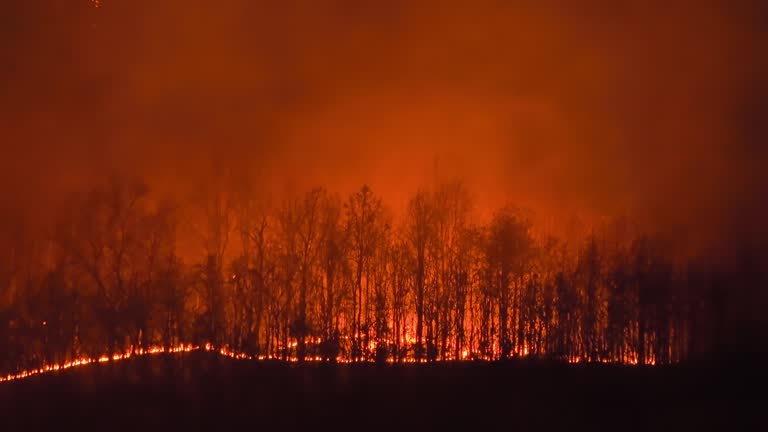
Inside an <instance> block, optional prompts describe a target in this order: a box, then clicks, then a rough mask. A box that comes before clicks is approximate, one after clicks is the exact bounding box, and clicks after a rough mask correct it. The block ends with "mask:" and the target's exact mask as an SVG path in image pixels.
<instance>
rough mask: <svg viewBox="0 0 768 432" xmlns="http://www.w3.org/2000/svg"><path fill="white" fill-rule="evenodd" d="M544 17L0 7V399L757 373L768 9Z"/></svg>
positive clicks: (269, 7) (765, 251) (634, 9)
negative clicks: (39, 393)
mask: <svg viewBox="0 0 768 432" xmlns="http://www.w3.org/2000/svg"><path fill="white" fill-rule="evenodd" d="M717 2H718V1H717V0H715V1H714V3H717ZM412 3H419V5H414V4H412ZM540 3H541V2H539V1H534V0H531V1H528V0H522V1H515V2H508V1H488V2H482V1H481V2H471V1H466V2H441V1H437V0H435V1H426V2H423V3H422V2H409V1H395V2H387V1H379V2H354V1H332V2H324V1H321V0H318V1H309V2H281V1H263V2H262V1H250V0H231V1H227V2H216V4H215V5H213V2H189V1H185V0H165V1H162V2H157V1H153V0H131V1H122V2H121V1H111V0H71V1H67V2H62V1H58V2H56V1H54V2H45V1H34V2H33V1H17V2H8V5H3V12H2V13H1V14H0V33H1V34H0V41H2V43H0V50H2V52H0V54H2V55H0V58H2V59H3V64H4V65H8V67H0V98H2V100H1V101H0V102H1V103H0V155H1V156H0V159H2V160H3V161H5V162H6V163H5V164H4V165H2V166H0V383H8V382H15V381H20V380H25V379H27V378H30V377H36V376H41V375H46V374H60V373H61V372H62V371H69V370H71V369H76V368H83V369H85V370H84V371H83V373H82V375H80V373H79V372H67V375H66V376H64V375H58V376H59V377H60V378H61V379H59V378H56V379H54V380H52V381H60V382H61V383H63V384H62V385H65V384H68V381H71V382H77V384H78V386H81V387H83V388H85V389H87V390H88V391H90V389H91V388H93V387H95V386H91V383H92V382H96V381H98V380H100V379H105V377H108V378H109V379H112V378H114V377H115V376H117V378H118V379H125V380H127V381H129V385H134V384H136V383H137V382H139V381H143V378H139V377H144V376H153V377H155V378H157V379H156V380H148V381H151V384H152V385H153V386H154V387H157V388H162V389H163V391H166V390H167V389H170V390H168V392H169V393H170V392H171V391H172V390H176V389H177V388H178V389H182V390H179V392H180V393H182V392H183V391H188V394H184V395H183V396H184V397H185V398H186V399H185V403H190V401H192V402H191V403H195V404H198V405H200V406H203V404H202V403H200V401H202V400H203V398H204V395H203V394H204V393H205V392H204V391H198V390H197V389H196V383H197V381H200V380H202V381H206V382H205V383H204V384H203V385H201V386H200V388H204V389H207V388H209V387H206V386H207V385H208V384H209V382H210V381H216V380H215V379H210V378H211V377H219V378H221V379H222V380H228V379H233V378H238V377H240V376H241V375H240V374H242V375H243V376H246V375H247V376H251V377H259V378H260V379H261V380H262V381H269V380H271V379H273V378H274V377H277V378H274V383H278V384H282V382H283V381H292V380H293V381H295V382H294V384H296V383H300V384H296V385H297V386H298V387H301V390H304V388H306V389H307V390H308V391H307V393H311V390H314V389H317V388H321V387H322V386H323V385H328V386H329V387H344V386H346V387H345V388H346V389H356V391H358V392H362V390H360V389H367V388H368V386H367V385H363V384H364V383H366V382H367V381H366V379H368V378H369V377H371V378H370V379H372V380H374V381H376V382H377V383H378V385H380V386H381V387H380V389H383V390H382V391H379V388H374V390H373V391H371V392H370V393H372V394H373V393H376V394H379V396H381V395H383V396H382V397H386V398H388V399H391V400H392V401H397V400H398V397H396V396H395V394H396V393H397V392H396V390H398V389H399V388H401V387H397V385H399V384H400V383H399V382H397V381H399V378H398V379H395V378H397V377H400V375H398V374H400V373H403V374H405V375H409V374H410V375H413V378H414V381H418V379H417V378H419V377H421V378H424V376H426V375H430V374H434V377H450V378H452V379H454V381H453V382H458V381H456V379H455V377H457V376H459V375H461V373H463V371H465V370H473V372H472V373H476V374H477V375H476V376H478V377H481V378H483V379H478V380H476V381H477V382H478V383H480V384H477V385H478V387H473V388H474V391H473V392H466V394H468V395H471V397H474V396H475V395H488V394H489V393H487V392H486V391H485V389H484V388H481V386H480V385H481V384H483V383H490V382H494V381H495V380H496V378H498V377H500V376H501V375H508V376H507V378H509V377H513V378H514V380H513V381H525V377H524V376H521V375H524V374H525V373H527V372H528V370H529V369H530V370H534V369H535V370H537V371H544V372H542V374H543V375H542V376H546V375H547V372H549V371H551V370H557V371H564V372H563V376H571V377H575V378H573V382H577V383H579V382H580V383H584V382H591V381H590V378H591V377H593V376H597V375H600V374H602V373H605V375H600V377H601V379H605V380H610V379H612V378H613V376H614V375H612V374H615V376H617V377H632V378H631V379H643V378H644V377H646V376H654V377H656V378H659V377H661V378H659V379H663V378H665V377H666V375H670V376H671V375H674V374H678V373H680V374H682V372H680V371H685V370H686V368H689V367H690V368H694V367H699V365H710V364H715V363H717V364H719V363H718V362H722V363H723V364H725V363H726V361H724V360H723V359H728V360H730V359H736V360H734V362H737V361H743V359H747V361H753V359H757V358H761V356H760V355H759V354H761V353H763V352H765V351H767V350H768V318H766V317H768V314H766V311H768V225H766V221H767V220H768V200H766V199H765V197H766V196H768V194H767V193H766V191H768V170H766V169H765V167H766V166H768V152H767V151H766V150H765V145H764V144H765V143H766V142H768V139H767V138H766V137H768V127H767V126H766V122H765V121H764V120H765V118H766V113H768V108H766V105H768V104H766V103H765V101H766V100H768V97H766V96H767V95H768V91H767V90H766V89H768V84H766V78H765V77H768V62H766V61H765V60H764V59H765V58H766V56H765V55H764V51H765V50H764V47H765V45H766V44H765V43H762V41H761V43H753V42H751V39H752V37H756V36H758V35H759V36H764V35H765V33H766V32H765V30H766V29H765V23H764V22H763V21H764V20H763V21H761V20H760V19H759V18H762V17H765V16H766V13H765V12H766V11H765V10H763V9H765V7H764V6H752V4H757V3H761V2H759V1H747V2H733V3H739V5H729V6H728V7H721V6H720V5H717V7H709V6H711V5H710V3H711V2H710V1H709V0H704V1H703V3H706V5H702V4H701V3H702V1H694V0H690V1H683V2H682V3H681V6H676V7H674V8H670V7H666V5H665V6H664V7H663V8H662V7H656V6H655V5H650V6H649V5H646V4H645V3H647V2H628V4H624V2H616V4H615V5H612V6H611V7H610V8H606V7H604V6H603V5H601V4H598V3H599V2H596V1H592V0H585V1H583V2H582V1H579V2H574V1H567V0H561V1H557V0H555V1H554V2H553V4H551V5H550V4H549V2H545V3H547V4H546V5H544V6H542V5H541V4H540ZM634 3H638V4H634ZM640 3H642V4H640ZM661 3H664V2H661ZM741 3H744V4H745V5H742V4H741ZM762 3H765V2H762ZM746 4H748V5H746ZM753 8H754V10H753ZM6 51H7V52H6ZM152 356H154V359H152V360H133V361H128V360H129V359H136V358H150V357H152ZM766 357H768V354H766ZM166 360H167V361H166ZM113 363H118V364H119V366H111V364H113ZM326 364H327V365H328V366H326ZM134 365H136V368H135V369H134ZM318 365H320V366H318ZM401 365H404V366H401ZM433 365H434V366H433ZM123 366H125V367H123ZM529 366H530V367H529ZM87 368H93V370H92V372H93V373H92V374H91V371H88V370H87ZM107 369H108V370H109V371H110V372H109V373H105V372H104V371H105V370H107ZM111 371H114V372H115V373H114V374H113V373H111ZM202 371H205V373H203V372H202ZM521 371H522V372H521ZM208 372H211V373H210V374H208ZM219 372H221V373H219ZM272 373H274V374H273V375H274V376H271V375H270V374H272ZM315 373H316V374H317V375H316V376H318V377H319V378H318V379H310V378H311V377H314V376H315V375H312V374H315ZM70 374H71V375H70ZM282 374H284V375H282ZM356 374H357V375H356ZM593 374H594V375H593ZM422 375H424V376H422ZM550 375H551V376H552V377H554V378H552V379H553V380H555V379H559V378H558V374H556V373H555V374H550ZM70 376H72V377H75V378H73V379H72V380H69V379H68V377H70ZM81 376H82V377H85V379H83V380H82V381H79V377H81ZM473 376H474V375H473ZM279 377H285V378H286V379H285V380H282V379H279ZM360 377H362V378H360ZM638 377H639V378H638ZM90 378H93V379H90ZM293 378H296V379H295V380H294V379H293ZM358 378H359V379H358ZM424 379H425V381H423V382H429V383H430V384H429V385H431V386H435V388H439V389H440V391H439V392H438V393H446V392H449V391H451V386H450V385H447V384H444V383H443V384H440V383H438V384H435V382H437V381H440V380H436V381H435V382H432V381H429V380H428V379H429V377H427V378H424ZM547 379H549V378H547ZM563 379H566V378H563ZM628 379H629V378H628ZM336 380H338V381H339V382H341V383H342V384H343V385H342V384H339V382H337V381H336ZM35 381H36V380H27V383H29V384H30V386H29V387H30V388H32V387H35V385H36V383H35ZM40 381H41V382H42V381H44V380H40ZM233 381H236V379H233ZM390 381H392V382H393V383H394V384H391V383H390ZM402 381H406V380H405V379H403V380H402ZM444 381H445V382H449V381H451V380H448V379H446V380H444ZM534 381H536V382H535V384H532V385H531V386H530V387H529V389H530V390H529V393H530V394H522V393H521V396H520V399H525V400H527V399H528V398H529V397H531V398H533V397H535V396H537V395H544V398H545V399H547V402H546V403H545V404H544V405H546V404H548V403H549V399H551V398H552V396H554V395H555V393H557V395H568V396H567V397H566V398H564V399H567V400H568V403H571V401H572V400H573V399H574V398H572V397H570V395H569V393H568V392H566V391H563V392H555V391H552V392H551V393H550V392H549V390H548V388H547V387H548V386H545V385H541V383H543V382H544V381H545V380H543V379H538V378H537V379H536V380H534V379H531V380H530V382H531V383H533V382H534ZM617 381H620V380H619V379H617ZM171 382H172V383H183V385H180V386H178V387H176V386H172V385H166V383H171ZM466 382H467V383H470V384H471V380H468V381H466ZM274 383H273V384H274ZM44 384H47V383H46V382H42V383H41V387H45V385H44ZM337 384H338V386H337ZM390 384H391V386H390ZM395 384H397V385H395ZM548 384H549V383H548ZM556 384H557V383H553V387H556ZM622 384H623V383H622ZM25 385H27V384H26V383H25V384H22V385H21V386H25ZM227 385H228V386H232V387H239V386H240V383H238V382H235V383H227ZM404 385H405V384H404ZM440 385H446V387H445V389H448V390H447V391H445V390H444V388H443V387H440ZM21 386H20V387H21ZM302 386H303V387H302ZM14 387H15V385H8V386H6V388H8V389H9V391H8V392H7V393H9V394H10V393H14V390H15V388H14ZM51 387H53V386H51ZM213 387H214V386H213V385H211V387H210V388H213ZM576 387H577V388H578V391H582V390H583V388H584V387H586V386H583V385H577V386H576ZM594 387H595V388H596V389H597V391H602V389H601V388H600V387H601V386H600V385H595V386H594ZM115 388H118V387H115ZM115 388H113V389H110V390H109V391H110V392H113V393H114V394H115V395H116V397H122V395H119V394H118V393H120V391H118V390H115ZM253 388H259V383H258V382H257V383H256V384H255V385H254V386H253ZM402 388H405V387H402ZM542 389H543V390H542ZM229 390H230V389H227V390H225V391H222V392H221V394H223V395H228V396H229V395H235V396H239V395H240V393H238V392H233V391H229ZM246 390H249V389H243V393H245V391H246ZM389 390H392V392H389ZM508 390H509V391H508ZM588 390H591V389H584V390H583V391H588ZM77 391H80V390H79V389H78V390H77ZM83 391H85V390H83ZM365 391H367V390H365ZM513 391H516V390H511V389H502V393H504V394H505V395H509V394H512V392H513ZM0 393H2V391H0ZM19 393H22V392H19ZM127 393H130V392H127ZM413 393H414V394H419V392H418V391H416V392H413ZM318 394H319V392H318ZM340 394H341V393H340ZM263 395H267V396H269V397H272V396H275V397H277V396H280V395H276V392H266V391H265V392H263V394H260V395H258V397H262V396H263ZM281 395H283V396H284V394H281ZM0 396H3V395H2V394H0ZM11 396H12V397H13V396H16V395H11ZM288 396H291V397H286V401H287V402H285V403H286V406H288V407H289V408H290V410H289V411H291V412H294V411H295V412H302V413H305V412H306V413H308V412H310V411H312V410H315V411H316V412H315V411H313V412H312V416H316V417H322V414H324V413H327V412H335V411H340V410H338V409H337V408H338V406H335V405H332V404H326V405H323V404H315V403H309V402H307V401H308V400H309V399H302V398H297V397H293V396H294V395H288ZM512 396H515V397H517V395H515V394H512ZM512 396H510V397H512ZM610 396H611V397H613V395H612V394H611V395H610ZM233 397H234V396H233ZM489 397H490V396H489ZM358 399H359V400H362V401H365V398H364V397H357V396H353V397H349V398H345V399H344V401H343V402H342V403H349V400H358ZM422 399H427V398H426V397H424V398H422ZM457 400H458V399H457ZM2 402H3V401H1V400H0V409H2V408H4V405H3V403H2ZM12 402H13V401H12ZM422 402H423V401H421V400H416V401H415V402H414V403H413V405H414V406H415V407H416V408H417V409H419V410H422V411H421V412H430V413H431V412H435V413H441V412H445V411H446V409H444V408H443V407H438V409H435V410H427V409H425V408H424V405H423V404H422ZM493 402H498V404H496V405H494V404H489V405H491V406H493V407H494V409H496V408H499V407H507V406H514V407H519V406H523V404H517V403H510V404H507V401H506V400H505V399H503V398H499V399H498V400H497V401H493ZM222 403H223V402H222ZM366 403H367V401H366ZM627 405H630V404H627ZM5 406H9V407H13V406H14V405H13V404H12V403H9V404H5ZM272 406H273V405H271V402H270V403H261V404H257V405H254V410H255V409H256V408H258V409H263V410H264V411H267V410H269V409H271V408H272ZM372 406H373V405H372ZM129 408H130V407H128V408H127V409H126V411H128V410H129ZM374 408H378V407H374ZM547 408H549V407H547ZM499 410H502V408H499ZM137 411H139V410H137ZM171 411H172V410H169V411H168V412H171ZM185 411H187V410H184V409H181V410H178V412H179V413H181V414H180V415H182V416H183V415H185V414H186V412H185ZM243 411H244V412H245V411H247V410H243ZM378 411H379V412H377V413H376V414H375V415H379V416H381V413H387V412H390V411H396V409H389V408H381V409H378ZM174 412H175V411H174ZM249 412H250V411H249ZM638 412H642V411H641V410H638ZM2 414H3V413H2V412H0V418H2V417H3V415H2ZM505 414H506V413H505ZM307 415H308V417H309V416H310V415H309V414H307ZM486 417H487V416H485V415H479V416H477V418H479V419H484V418H486ZM636 417H639V416H635V417H631V418H632V419H635V418H636ZM371 418H378V417H371ZM368 421H370V419H368ZM473 421H474V420H473ZM505 421H506V423H505V424H515V425H517V423H515V422H516V419H505ZM534 421H536V420H534ZM252 424H259V423H258V422H253V423H252ZM344 424H349V425H353V426H356V425H357V424H358V423H355V422H351V421H345V422H344ZM360 424H363V423H360ZM404 424H408V425H413V427H414V428H415V427H417V426H416V423H412V424H411V423H404ZM426 424H428V425H430V426H432V429H438V430H439V429H442V427H438V426H437V425H433V424H432V423H426ZM622 426H624V423H617V424H616V425H614V428H620V427H622ZM521 427H522V425H521ZM221 428H222V429H224V428H223V427H221ZM284 429H286V430H287V429H290V428H289V427H288V426H286V427H285V428H284ZM299 429H300V430H303V428H299ZM421 429H424V428H421ZM488 429H489V430H491V428H488ZM534 429H535V428H534ZM673 429H675V428H673ZM681 429H684V428H681ZM471 430H483V428H480V427H479V426H476V427H475V428H473V429H471ZM561 430H562V429H561Z"/></svg>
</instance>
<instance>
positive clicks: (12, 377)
mask: <svg viewBox="0 0 768 432" xmlns="http://www.w3.org/2000/svg"><path fill="white" fill-rule="evenodd" d="M406 339H410V338H409V337H406ZM312 342H315V343H320V342H322V340H321V339H320V338H317V339H316V340H312ZM387 342H391V341H387ZM297 345H298V343H297V342H295V341H293V342H289V343H288V347H290V348H295V347H296V346H297ZM372 346H374V347H375V345H372ZM192 351H205V352H212V353H216V354H218V355H221V356H224V357H228V358H232V359H236V360H251V361H268V360H285V361H288V362H291V363H294V362H298V361H299V358H298V357H297V356H295V355H294V356H290V357H287V358H283V357H279V356H275V355H272V354H267V355H263V354H262V355H251V354H248V353H244V352H240V351H237V350H233V349H231V348H230V347H229V346H223V347H221V348H218V349H216V348H215V347H214V345H213V344H211V343H209V342H206V343H205V344H203V345H202V346H196V345H191V344H186V345H185V344H179V345H175V346H172V347H164V346H159V345H154V346H150V347H148V348H146V349H145V348H143V347H139V348H134V347H133V346H130V347H129V348H128V349H127V350H126V351H124V352H122V353H116V354H112V355H106V354H105V355H101V356H99V357H93V358H89V357H82V358H78V359H74V360H71V361H68V362H65V363H60V364H50V365H44V366H42V367H40V368H37V369H30V370H26V371H22V372H19V373H16V374H9V375H6V376H0V383H3V382H9V381H17V380H20V379H24V378H28V377H32V376H35V375H41V374H45V373H54V372H58V371H62V370H67V369H71V368H74V367H79V366H85V365H90V364H96V363H109V362H116V361H120V360H126V359H129V358H131V357H139V356H148V355H156V354H163V353H168V354H176V353H188V352H192ZM479 354H480V353H478V352H473V351H471V350H469V349H467V348H464V349H462V350H461V352H460V353H459V358H458V359H457V358H455V357H454V356H453V355H449V356H447V357H446V358H444V359H439V360H438V361H441V360H446V361H454V360H460V361H473V359H476V360H480V361H493V360H495V359H496V358H497V356H498V352H497V350H496V346H495V345H494V347H493V349H492V353H491V355H479ZM517 354H518V355H520V356H523V357H525V356H529V355H530V348H529V346H528V345H527V344H523V346H522V347H521V348H520V349H519V350H517ZM335 360H336V362H337V363H354V362H362V363H365V362H374V361H375V359H374V358H373V357H372V356H369V357H364V358H363V359H360V360H355V359H352V358H349V357H345V356H343V355H338V356H337V357H336V359H335ZM564 360H565V361H567V362H568V363H571V364H578V363H587V362H597V363H618V364H626V365H639V364H640V361H639V359H638V355H637V353H636V352H626V353H624V354H623V355H621V356H619V357H614V358H600V359H597V360H595V359H590V358H588V357H586V356H584V355H571V356H568V357H566V358H565V359H564ZM304 361H305V362H323V361H325V359H324V358H323V357H322V356H319V355H308V356H306V357H305V358H304ZM386 361H387V362H388V363H398V362H401V363H416V362H421V363H424V362H426V359H420V360H417V359H415V358H413V357H405V358H402V359H397V358H395V357H391V356H390V357H387V359H386ZM643 364H644V365H648V366H653V365H656V358H655V356H653V355H649V356H648V358H646V359H645V361H644V362H643Z"/></svg>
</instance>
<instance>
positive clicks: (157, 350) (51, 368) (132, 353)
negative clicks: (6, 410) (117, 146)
mask: <svg viewBox="0 0 768 432" xmlns="http://www.w3.org/2000/svg"><path fill="white" fill-rule="evenodd" d="M198 349H199V347H195V346H192V345H177V346H173V347H170V348H165V347H161V346H153V347H150V348H147V349H143V348H139V349H138V350H128V351H125V352H124V353H121V354H113V355H112V356H108V355H103V356H100V357H98V358H87V357H84V358H79V359H76V360H72V361H68V362H65V363H61V364H52V365H45V366H42V367H40V368H37V369H30V370H26V371H22V372H19V373H16V374H11V375H6V376H0V383H2V382H8V381H17V380H20V379H24V378H28V377H32V376H35V375H40V374H45V373H51V372H58V371H63V370H67V369H71V368H74V367H78V366H85V365H90V364H94V363H108V362H115V361H120V360H127V359H129V358H131V357H137V356H145V355H153V354H164V353H188V352H191V351H195V350H198ZM222 353H223V351H222Z"/></svg>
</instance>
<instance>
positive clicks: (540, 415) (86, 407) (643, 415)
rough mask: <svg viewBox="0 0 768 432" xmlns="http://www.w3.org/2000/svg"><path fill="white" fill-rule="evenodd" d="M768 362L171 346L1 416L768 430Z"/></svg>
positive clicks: (61, 380) (15, 395)
mask: <svg viewBox="0 0 768 432" xmlns="http://www.w3.org/2000/svg"><path fill="white" fill-rule="evenodd" d="M767 365H768V364H767V363H763V362H762V361H756V360H754V359H753V360H752V361H747V362H733V363H731V364H725V363H713V362H710V363H707V364H696V365H693V364H689V365H678V366H671V367H659V368H638V367H619V366H608V365H564V364H547V363H542V362H532V361H531V362H526V361H510V362H505V363H469V362H468V363H460V364H450V363H449V364H427V365H424V364H422V365H412V364H411V365H386V366H377V365H372V364H365V365H331V364H315V363H313V364H305V365H298V364H284V363H279V362H274V363H270V362H253V361H245V360H232V359H228V358H223V357H220V356H217V355H215V354H210V353H202V352H197V353H190V354H183V355H180V354H168V355H165V354H164V355H158V356H152V357H143V358H133V359H130V360H126V361H121V362H115V363H107V364H97V365H89V366H85V367H81V368H77V369H71V370H67V371H62V372H58V373H55V374H48V375H44V376H36V377H32V378H28V379H26V380H22V381H16V382H11V383H3V384H0V430H2V431H10V430H26V431H29V430H80V431H82V430H93V429H101V430H105V431H110V430H138V429H143V430H146V429H150V430H179V429H187V430H211V431H220V430H228V427H230V426H235V427H238V428H239V429H240V430H281V431H285V430H297V429H301V430H307V429H313V430H334V429H336V430H338V429H345V430H349V429H352V430H358V431H360V430H370V429H373V430H382V429H384V430H436V429H442V430H462V429H466V430H558V431H562V430H596V429H599V430H614V431H623V430H654V431H657V430H676V431H679V430H768V401H765V400H761V399H766V397H768V394H766V389H767V388H768V387H766V386H765V384H766V383H768V380H766V376H767V374H766V372H764V371H763V368H764V366H767Z"/></svg>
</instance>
